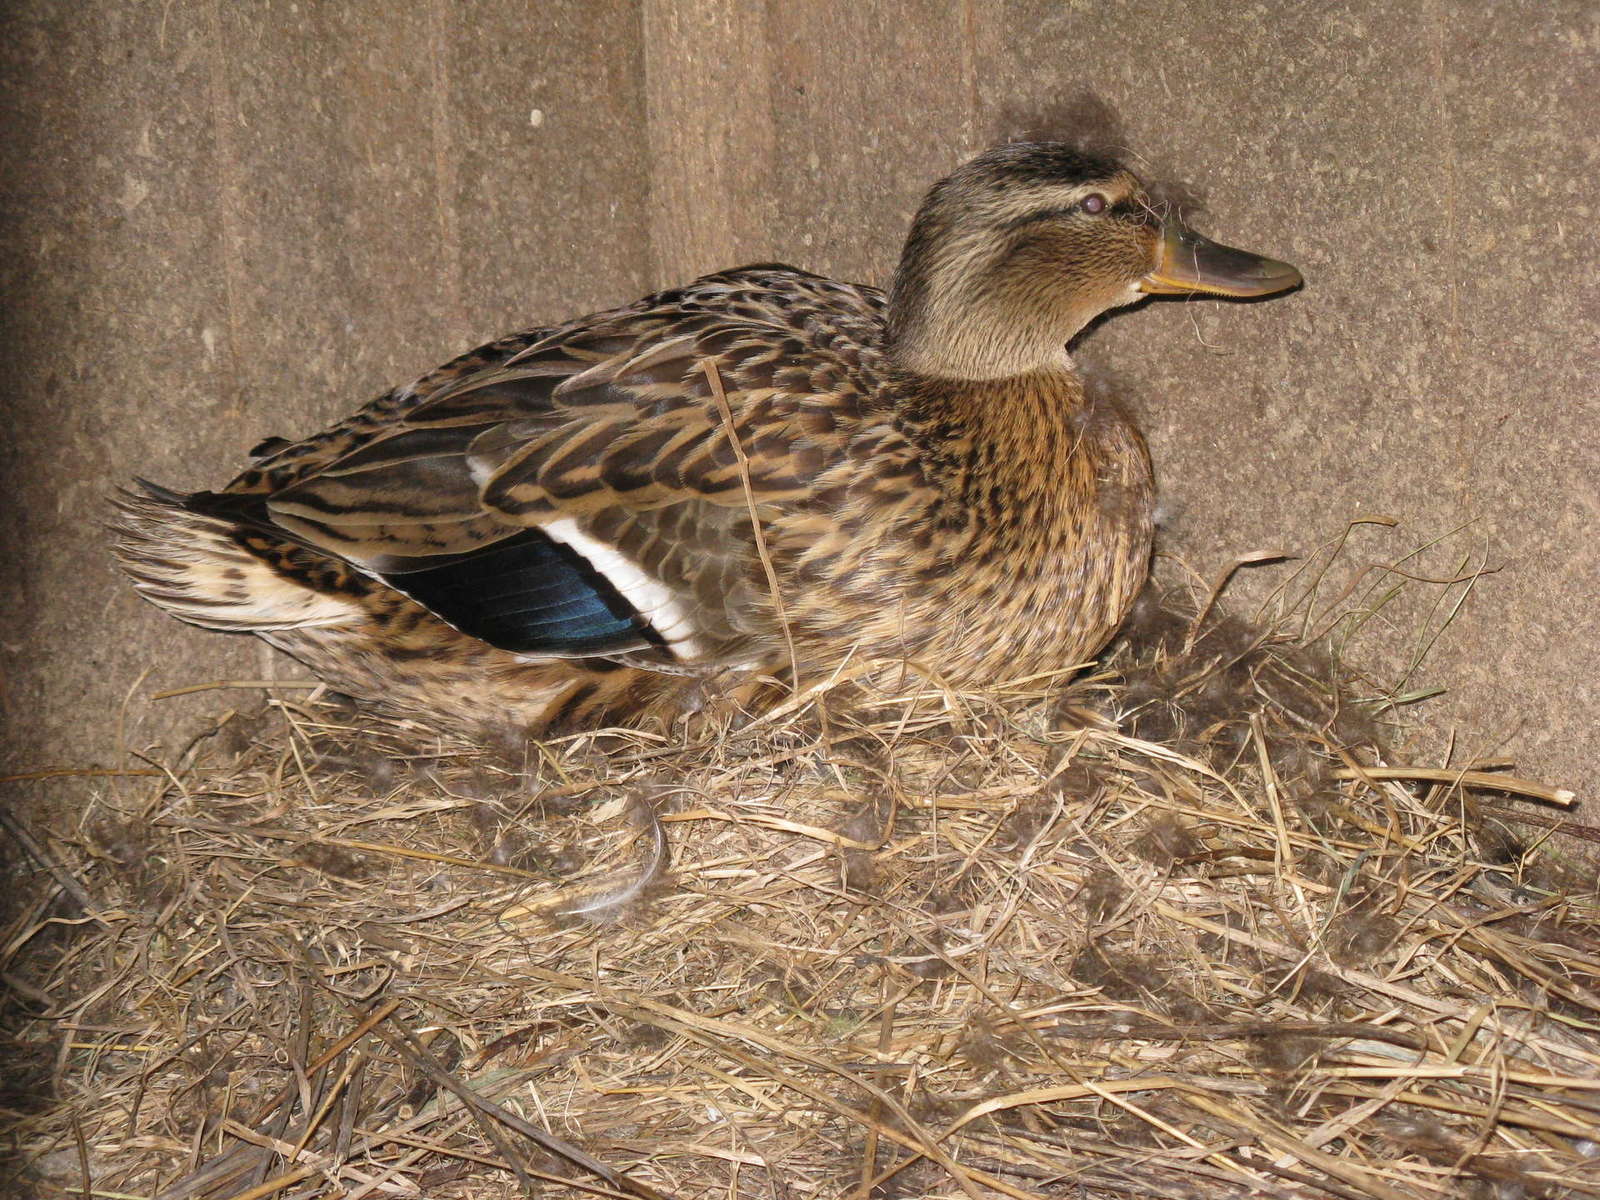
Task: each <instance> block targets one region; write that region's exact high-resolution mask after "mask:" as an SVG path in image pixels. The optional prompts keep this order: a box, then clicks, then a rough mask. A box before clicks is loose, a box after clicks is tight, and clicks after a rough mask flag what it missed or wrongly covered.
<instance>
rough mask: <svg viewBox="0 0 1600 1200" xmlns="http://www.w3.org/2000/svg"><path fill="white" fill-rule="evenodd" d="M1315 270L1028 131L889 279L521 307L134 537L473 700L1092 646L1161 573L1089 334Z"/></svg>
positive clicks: (966, 660)
mask: <svg viewBox="0 0 1600 1200" xmlns="http://www.w3.org/2000/svg"><path fill="white" fill-rule="evenodd" d="M1299 282H1300V276H1299V274H1298V272H1296V271H1295V269H1294V268H1293V267H1291V266H1288V265H1287V264H1284V263H1280V262H1275V261H1272V260H1270V259H1265V258H1259V257H1257V256H1255V255H1251V254H1246V253H1244V252H1242V251H1238V250H1231V249H1228V248H1227V247H1223V246H1219V245H1216V244H1215V243H1213V242H1210V241H1208V240H1206V239H1205V238H1202V237H1200V236H1199V235H1198V234H1195V233H1194V232H1192V231H1191V230H1189V229H1188V228H1186V227H1185V226H1184V225H1182V224H1181V223H1180V222H1179V221H1178V220H1177V218H1176V217H1175V216H1167V217H1166V218H1165V219H1163V214H1161V213H1159V212H1157V211H1156V210H1155V209H1154V208H1153V207H1152V205H1151V203H1150V201H1149V199H1148V198H1147V196H1146V193H1145V191H1144V189H1143V188H1142V187H1141V185H1140V183H1139V180H1138V179H1137V178H1135V177H1134V176H1133V175H1132V174H1131V173H1129V172H1128V171H1127V170H1125V169H1124V168H1122V167H1121V166H1120V165H1118V164H1117V163H1115V162H1111V161H1108V160H1104V159H1100V158H1095V157H1090V156H1086V155H1084V154H1081V153H1079V152H1077V151H1075V150H1073V149H1070V148H1068V147H1066V146H1061V145H1052V144H1027V145H1008V146H1002V147H999V148H997V149H993V150H990V151H989V152H987V153H986V154H983V155H981V156H980V157H978V158H976V159H974V160H973V161H972V162H969V163H967V164H966V165H965V166H963V167H961V168H960V169H959V170H958V171H956V172H955V173H954V174H953V175H951V176H950V177H949V178H948V179H945V180H943V181H942V182H940V183H938V184H936V185H935V186H934V187H933V189H932V190H931V191H930V192H929V193H928V196H927V199H926V200H925V201H924V203H923V205H922V207H921V209H920V211H919V212H918V213H917V216H916V219H915V221H914V222H913V224H912V227H911V234H910V236H909V238H908V239H907V241H906V246H905V251H904V254H903V255H902V257H901V260H900V266H899V269H898V271H897V272H896V274H895V279H894V285H893V287H892V288H891V289H890V291H889V294H888V297H887V299H886V298H885V297H884V296H883V294H882V293H880V292H878V291H877V290H875V289H873V288H868V287H861V286H858V285H855V284H848V283H837V282H834V281H833V280H829V279H823V278H821V277H819V276H816V275H812V274H809V273H808V272H805V271H799V270H796V269H794V268H793V267H785V266H776V265H761V266H751V267H743V268H740V269H738V270H733V271H725V272H723V273H721V274H718V275H708V276H706V277H705V278H703V279H699V280H696V281H695V282H694V283H691V284H689V285H688V286H687V287H683V288H679V289H676V290H673V291H667V292H661V293H659V294H657V295H654V296H650V297H648V298H646V299H644V300H641V301H639V302H638V303H636V304H632V305H629V306H627V307H625V308H618V309H614V310H612V311H610V312H604V313H597V314H595V315H593V316H587V317H582V318H579V319H578V320H575V321H572V322H570V323H568V324H565V325H561V326H557V327H554V328H547V329H536V330H532V331H530V332H527V333H520V334H515V335H513V336H511V337H508V338H505V339H502V340H501V341H498V342H492V343H490V344H489V345H487V346H484V347H481V348H480V349H478V350H474V351H472V352H471V353H469V354H467V355H465V356H463V357H461V358H458V359H456V360H455V361H454V362H451V363H449V364H447V365H445V366H443V367H440V368H439V369H437V370H435V371H433V372H430V373H429V374H427V375H425V376H423V377H422V378H421V379H420V380H418V381H417V382H416V383H414V384H412V385H411V386H410V387H405V388H400V389H398V390H396V391H393V392H390V393H388V394H387V395H384V396H381V397H379V398H378V399H376V400H374V401H373V402H372V403H370V404H368V405H367V406H366V407H365V408H363V409H362V410H361V411H360V412H358V413H356V414H355V415H354V416H352V417H350V418H348V419H347V420H345V421H343V422H341V423H339V424H338V425H335V426H334V427H333V428H331V429H329V430H327V431H325V432H323V433H319V434H317V435H316V436H314V437H311V438H308V439H307V440H305V441H303V442H298V443H294V444H286V443H282V442H277V441H274V442H270V443H266V444H264V445H263V446H261V447H258V449H257V457H256V461H255V464H254V465H253V466H252V467H251V468H250V469H249V470H247V471H246V472H245V473H244V474H242V475H240V476H239V477H238V478H237V479H235V480H234V481H233V482H232V483H230V484H229V485H228V486H227V487H226V488H225V489H223V490H222V491H220V492H196V493H194V494H191V495H187V496H183V495H178V494H175V493H171V492H167V491H165V490H163V489H160V488H155V487H148V488H147V492H148V494H146V495H142V496H132V495H130V496H125V497H123V498H122V500H121V502H120V504H121V515H120V520H119V523H118V529H117V554H118V557H119V558H120V560H121V563H122V566H123V568H124V569H125V570H126V571H127V573H128V574H129V575H130V576H131V577H132V579H133V581H134V585H135V586H136V587H137V588H138V590H139V591H140V593H141V594H143V595H144V596H145V597H146V598H147V599H149V600H151V601H153V602H154V603H156V604H158V605H160V606H161V607H162V608H165V609H166V610H167V611H168V612H170V613H172V614H173V615H175V616H177V617H180V618H182V619H183V620H186V621H192V622H194V623H195V624H197V625H203V626H207V627H209V628H212V629H225V630H249V631H250V632H253V633H257V634H259V635H261V636H262V637H263V638H265V639H266V640H267V641H268V642H270V643H272V644H273V645H274V646H277V647H279V648H281V649H283V650H285V651H287V652H288V653H290V654H292V655H294V656H295V657H296V658H299V659H300V660H302V661H303V662H305V663H306V664H307V665H308V666H309V667H311V669H312V670H314V671H315V672H317V674H319V675H320V676H322V677H323V678H324V679H326V680H327V681H328V682H329V683H330V684H332V685H334V686H335V687H337V688H339V689H341V690H343V691H346V692H349V693H351V694H353V695H355V696H358V697H361V698H364V699H366V700H369V701H372V702H375V703H377V704H380V705H382V706H385V707H388V708H390V709H393V710H396V711H399V712H403V713H409V714H412V715H416V716H421V717H423V718H424V719H426V720H430V721H433V722H436V723H444V724H450V725H455V726H463V725H464V726H468V727H472V726H479V727H482V726H490V725H499V724H502V723H504V722H506V721H508V720H509V721H513V722H516V723H519V724H524V725H526V726H528V727H529V728H530V729H533V730H543V729H549V728H551V727H552V726H556V725H560V726H563V727H569V728H570V727H578V726H584V725H592V724H599V723H612V722H637V721H648V720H666V719H670V717H671V716H672V715H673V714H674V713H675V712H678V711H681V710H682V709H683V708H685V707H687V706H691V705H693V704H694V703H695V702H696V701H695V697H696V695H697V694H698V692H699V690H700V689H702V688H704V687H706V686H707V685H708V684H712V685H714V686H719V687H721V688H722V689H724V690H725V691H727V692H728V693H729V694H736V695H742V696H744V698H745V699H746V700H752V701H754V700H758V699H759V697H758V695H757V693H758V692H759V690H760V688H759V685H757V684H756V683H755V681H757V680H759V679H761V678H762V677H775V678H780V679H782V678H785V677H787V676H789V675H790V674H791V665H792V666H793V668H794V669H797V670H798V671H799V672H800V673H801V674H802V676H806V677H808V678H807V679H806V680H805V681H806V682H811V681H813V680H814V679H820V678H821V677H822V676H823V675H824V673H826V672H827V671H829V670H831V669H832V668H833V667H835V666H837V665H838V664H840V663H841V662H843V661H844V660H845V659H847V658H853V659H859V660H893V661H899V662H902V663H904V662H909V663H911V664H913V665H914V666H916V667H918V668H919V669H920V670H922V671H923V672H925V673H926V674H928V675H929V676H931V677H934V678H936V679H939V680H941V681H943V682H945V683H948V684H951V685H956V686H961V685H972V684H981V683H995V682H999V681H1001V680H1004V679H1013V678H1020V677H1023V676H1028V675H1032V674H1036V673H1040V672H1046V671H1052V670H1061V669H1065V668H1070V667H1072V666H1073V665H1075V664H1077V663H1080V662H1082V661H1083V660H1085V659H1086V658H1088V657H1089V656H1091V655H1093V654H1094V653H1095V652H1096V651H1097V650H1098V649H1099V648H1100V647H1101V646H1102V645H1103V644H1104V643H1105V641H1106V640H1107V639H1108V638H1109V637H1110V636H1111V634H1112V633H1113V631H1115V629H1116V627H1117V625H1118V624H1119V622H1120V621H1121V620H1122V617H1123V615H1124V614H1125V613H1126V611H1127V609H1128V607H1129V605H1130V604H1131V602H1132V600H1133V597H1134V594H1135V593H1136V592H1137V591H1138V590H1139V587H1140V585H1141V584H1142V582H1143V580H1144V577H1145V571H1146V567H1147V560H1148V558H1149V552H1150V540H1151V508H1152V496H1153V486H1152V482H1151V474H1150V462H1149V456H1148V453H1147V452H1146V450H1145V446H1144V442H1143V439H1142V438H1141V437H1140V435H1139V433H1138V431H1137V430H1136V429H1135V428H1134V427H1133V425H1132V424H1130V423H1129V421H1128V420H1127V418H1126V417H1124V416H1123V414H1122V413H1120V412H1118V411H1116V409H1114V408H1113V407H1112V406H1110V405H1108V404H1105V403H1103V402H1102V403H1096V402H1095V401H1094V400H1092V399H1090V398H1089V397H1087V396H1086V395H1085V393H1084V388H1083V384H1082V382H1081V380H1080V379H1079V377H1078V375H1077V373H1076V371H1075V370H1074V368H1073V364H1072V361H1071V359H1070V358H1069V357H1068V356H1067V352H1066V343H1067V341H1068V340H1069V339H1071V338H1072V336H1073V335H1074V334H1076V333H1077V332H1078V331H1079V330H1081V329H1082V328H1083V327H1084V325H1085V324H1086V323H1087V322H1088V321H1090V320H1091V319H1093V318H1094V317H1095V316H1097V315H1098V314H1100V313H1102V312H1104V311H1105V310H1107V309H1109V308H1113V307H1116V306H1118V305H1122V304H1128V303H1131V302H1132V301H1134V300H1136V299H1138V298H1139V297H1140V295H1141V294H1142V293H1146V292H1210V293H1219V294H1222V295H1228V296H1258V295H1265V294H1268V293H1272V292H1277V291H1282V290H1284V289H1286V288H1290V287H1293V286H1295V285H1296V284H1298V283H1299Z"/></svg>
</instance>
